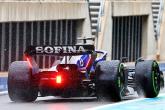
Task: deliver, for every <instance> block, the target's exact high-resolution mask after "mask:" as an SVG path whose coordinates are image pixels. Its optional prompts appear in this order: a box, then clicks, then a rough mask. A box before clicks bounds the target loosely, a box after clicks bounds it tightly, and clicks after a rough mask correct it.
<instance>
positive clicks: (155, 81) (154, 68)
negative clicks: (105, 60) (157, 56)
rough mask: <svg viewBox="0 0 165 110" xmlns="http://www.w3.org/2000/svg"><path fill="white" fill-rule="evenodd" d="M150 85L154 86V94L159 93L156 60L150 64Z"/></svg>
mask: <svg viewBox="0 0 165 110" xmlns="http://www.w3.org/2000/svg"><path fill="white" fill-rule="evenodd" d="M152 85H153V88H154V92H155V93H156V94H158V93H159V90H160V87H159V85H160V84H159V73H158V64H157V63H156V62H154V63H153V65H152Z"/></svg>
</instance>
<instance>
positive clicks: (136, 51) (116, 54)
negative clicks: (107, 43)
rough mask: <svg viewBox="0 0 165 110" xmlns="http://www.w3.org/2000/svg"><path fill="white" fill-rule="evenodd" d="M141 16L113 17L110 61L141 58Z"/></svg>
mask: <svg viewBox="0 0 165 110" xmlns="http://www.w3.org/2000/svg"><path fill="white" fill-rule="evenodd" d="M142 18H143V17H142V16H127V17H113V33H112V59H120V58H121V57H127V58H128V61H135V60H136V59H137V58H139V57H141V46H142Z"/></svg>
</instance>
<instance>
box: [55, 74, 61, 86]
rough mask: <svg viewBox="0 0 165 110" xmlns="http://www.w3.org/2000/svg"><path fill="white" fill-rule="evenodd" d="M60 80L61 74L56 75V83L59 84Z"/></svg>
mask: <svg viewBox="0 0 165 110" xmlns="http://www.w3.org/2000/svg"><path fill="white" fill-rule="evenodd" d="M61 82H62V77H61V75H58V76H56V83H57V84H61Z"/></svg>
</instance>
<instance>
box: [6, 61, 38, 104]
mask: <svg viewBox="0 0 165 110" xmlns="http://www.w3.org/2000/svg"><path fill="white" fill-rule="evenodd" d="M31 72H32V70H31V69H30V67H29V64H28V62H27V61H15V62H13V63H12V64H11V65H10V67H9V74H8V93H9V97H10V99H11V100H12V101H15V102H31V101H35V100H36V98H37V96H38V90H37V88H35V87H33V86H32V80H31Z"/></svg>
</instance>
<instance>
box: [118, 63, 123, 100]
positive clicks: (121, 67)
mask: <svg viewBox="0 0 165 110" xmlns="http://www.w3.org/2000/svg"><path fill="white" fill-rule="evenodd" d="M118 70H119V71H118V76H117V87H118V88H119V91H120V96H121V97H122V96H123V95H122V92H123V90H124V71H123V70H124V66H123V64H120V65H119V68H118Z"/></svg>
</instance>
